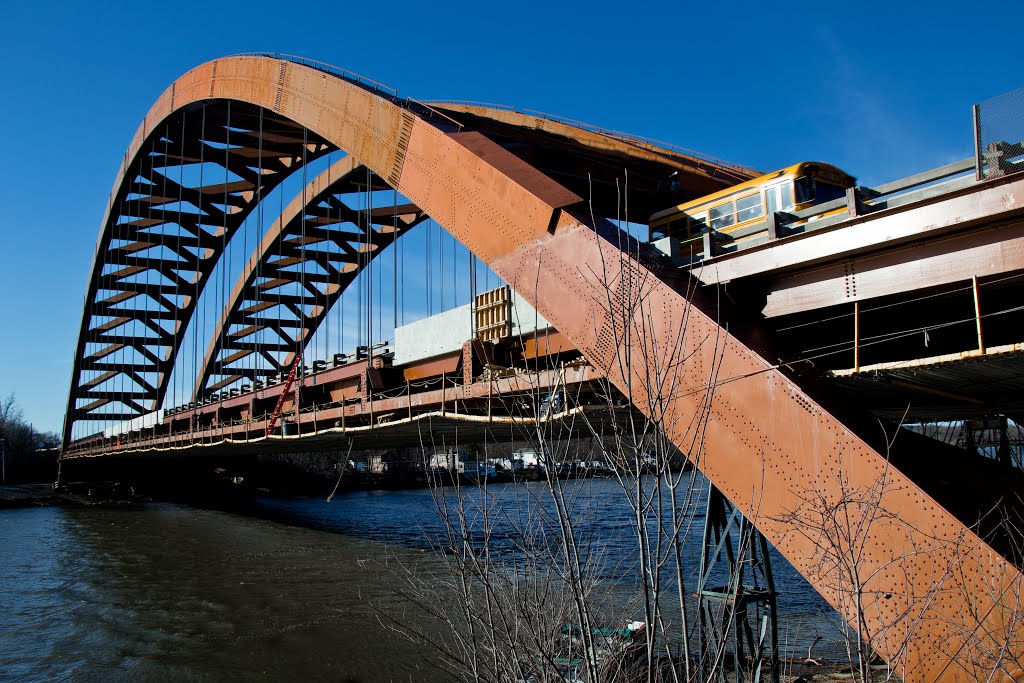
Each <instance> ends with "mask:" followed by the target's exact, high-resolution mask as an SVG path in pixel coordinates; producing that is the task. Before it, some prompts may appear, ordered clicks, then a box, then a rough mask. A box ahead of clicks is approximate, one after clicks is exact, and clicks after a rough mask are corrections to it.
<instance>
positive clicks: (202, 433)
mask: <svg viewBox="0 0 1024 683" xmlns="http://www.w3.org/2000/svg"><path fill="white" fill-rule="evenodd" d="M366 371H367V366H366V363H365V362H362V363H355V364H353V366H352V367H351V368H350V370H349V373H350V374H346V375H344V376H342V375H341V374H340V373H335V374H334V375H333V379H332V382H339V381H344V380H345V379H346V378H347V377H349V376H351V373H363V374H365V372H366ZM603 378H604V376H603V374H602V373H601V372H600V371H598V370H597V369H596V368H594V367H592V366H589V365H578V366H573V367H568V368H558V369H549V370H541V371H539V372H536V373H530V374H528V375H524V374H517V375H512V376H509V377H501V378H490V379H480V380H478V381H475V382H473V383H472V384H469V385H463V386H446V387H443V388H442V387H438V388H427V389H425V390H422V391H419V392H417V393H412V394H406V395H401V396H394V397H390V398H376V399H374V400H372V401H370V400H360V401H355V402H352V403H347V404H344V405H338V404H337V402H331V403H328V404H320V405H319V406H318V405H316V404H315V403H313V404H311V405H307V406H305V407H304V408H303V409H302V411H300V413H299V414H298V416H297V417H296V416H294V415H293V414H291V413H292V411H294V408H295V406H294V403H293V402H291V401H290V400H289V399H288V398H287V397H286V398H285V401H284V403H283V405H282V412H283V414H284V415H286V416H287V417H288V419H289V421H291V422H292V423H293V424H298V431H299V433H298V434H296V435H295V436H291V437H282V436H278V435H272V436H268V435H267V434H266V432H267V427H268V425H269V422H270V419H271V417H272V413H271V412H269V409H268V412H267V413H264V414H262V415H255V416H249V415H247V413H246V412H245V410H244V409H243V407H244V406H245V405H246V404H247V403H248V401H249V400H250V399H249V397H236V398H234V399H231V400H230V401H225V402H224V403H223V404H217V403H214V404H210V405H206V406H199V407H197V408H195V409H194V410H188V411H185V412H182V413H178V414H176V415H173V416H169V417H167V418H165V420H164V425H165V426H167V427H168V429H166V430H160V431H158V432H156V433H155V434H154V432H153V430H150V429H143V430H139V431H138V432H137V433H134V434H132V435H125V436H124V437H116V443H117V445H116V446H113V445H112V442H113V441H114V439H111V440H110V441H105V442H102V443H101V442H94V443H89V442H83V443H82V444H80V446H79V448H78V450H76V451H73V452H71V453H70V454H69V455H68V456H66V457H68V458H69V459H75V458H87V457H99V456H103V455H108V454H114V455H125V454H133V453H134V454H146V453H158V452H162V451H168V450H182V449H187V448H189V447H191V446H193V445H196V446H199V445H212V444H224V445H227V444H241V443H257V442H262V443H263V445H262V446H261V447H260V448H261V451H260V452H275V450H276V449H278V448H279V446H280V445H281V444H282V443H293V444H295V443H296V442H297V440H300V439H304V438H306V437H307V436H312V435H316V434H322V433H328V434H334V435H335V436H350V437H351V436H353V435H355V436H358V437H360V438H364V439H366V440H365V441H363V442H362V443H364V444H365V445H366V447H370V446H371V445H373V446H378V445H379V443H380V442H379V440H378V439H377V438H376V436H375V435H374V434H373V431H372V430H373V427H374V426H375V425H379V424H382V423H384V422H388V423H390V422H399V421H403V420H405V421H409V422H416V421H418V420H420V419H421V418H424V417H426V418H430V417H431V416H461V417H460V419H461V420H463V421H466V422H473V423H476V424H478V425H480V426H481V427H486V426H487V425H494V426H496V427H500V426H502V425H505V426H506V427H508V426H518V427H520V428H523V429H531V428H535V427H536V419H537V418H536V417H535V416H534V415H532V414H529V413H527V414H526V415H520V416H516V415H510V414H509V411H503V412H499V411H494V413H493V414H484V415H481V414H474V413H473V412H470V411H471V409H472V407H473V406H474V405H477V406H479V405H480V404H481V403H482V402H484V401H491V402H493V403H494V404H495V405H497V406H498V407H501V406H503V405H505V406H513V405H515V404H517V403H521V402H523V401H524V400H526V401H535V400H537V399H539V397H540V395H541V393H542V392H548V391H550V390H551V389H553V388H555V387H559V388H561V389H563V390H564V391H565V392H566V393H567V394H568V395H569V396H575V395H578V394H579V393H580V392H581V391H583V390H585V388H586V387H587V386H588V385H591V384H593V383H594V382H598V381H600V380H602V379H603ZM300 381H301V383H302V386H303V388H304V389H309V388H310V387H312V386H315V385H316V384H320V385H325V384H326V385H328V386H329V385H330V384H331V382H328V381H326V380H325V379H324V378H323V377H306V378H302V379H301V380H300ZM433 386H437V385H436V384H435V385H433ZM284 391H287V389H286V387H285V385H284V384H279V385H277V386H275V387H273V390H272V391H268V392H266V393H265V394H264V395H263V398H264V399H273V398H275V397H281V395H282V393H283V392H284ZM364 398H366V397H364ZM602 411H605V412H607V408H606V406H578V407H577V408H574V409H570V410H567V411H566V414H565V417H567V418H570V421H571V420H572V419H574V418H575V417H578V416H579V415H581V414H582V412H587V415H588V419H589V420H591V421H592V422H593V423H594V424H595V425H597V424H599V423H600V422H601V421H602V419H604V417H605V416H602V415H601V412H602ZM478 412H479V411H478ZM553 417H559V416H558V415H555V416H553ZM211 418H212V419H211ZM197 422H200V425H199V426H198V427H196V426H195V423H197ZM570 426H571V427H572V428H578V429H584V430H585V429H586V426H585V424H583V423H581V424H580V425H577V426H574V425H570ZM480 433H482V432H480ZM588 433H589V432H588ZM428 438H429V437H428ZM464 438H470V437H469V436H468V434H464ZM305 447H307V446H306V445H305V444H304V442H300V443H297V445H296V446H295V448H305Z"/></svg>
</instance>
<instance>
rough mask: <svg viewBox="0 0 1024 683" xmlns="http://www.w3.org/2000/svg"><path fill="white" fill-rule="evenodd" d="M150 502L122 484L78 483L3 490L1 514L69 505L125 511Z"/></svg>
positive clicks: (26, 486)
mask: <svg viewBox="0 0 1024 683" xmlns="http://www.w3.org/2000/svg"><path fill="white" fill-rule="evenodd" d="M147 500H148V498H145V497H143V496H138V495H136V494H135V491H134V490H133V489H132V488H131V487H129V486H124V485H121V484H109V483H105V482H100V483H76V484H72V485H70V486H61V487H59V488H54V485H53V484H50V483H41V484H11V485H8V486H0V510H11V509H17V508H31V507H48V506H54V505H65V506H74V507H83V506H104V507H125V506H133V505H141V504H142V503H144V502H146V501H147Z"/></svg>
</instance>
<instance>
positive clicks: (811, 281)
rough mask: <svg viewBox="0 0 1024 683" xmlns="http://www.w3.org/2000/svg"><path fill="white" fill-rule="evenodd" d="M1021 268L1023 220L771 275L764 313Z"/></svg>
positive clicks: (1021, 192)
mask: <svg viewBox="0 0 1024 683" xmlns="http://www.w3.org/2000/svg"><path fill="white" fill-rule="evenodd" d="M1015 184H1016V185H1018V188H1017V189H1016V192H1017V197H1018V198H1017V200H1016V201H1020V202H1022V203H1024V180H1020V181H1018V182H1017V183H1015ZM1006 190H1007V192H1010V189H1009V188H1006ZM1003 196H1014V195H1011V194H1004V195H1003ZM907 218H908V219H910V220H913V218H912V217H911V216H908V217H907ZM996 218H998V217H996ZM824 239H826V240H828V239H830V238H829V237H828V236H824ZM1017 271H1024V221H1013V222H1010V223H1009V224H1006V223H1000V224H997V225H996V226H995V227H989V228H974V229H971V230H968V231H965V232H958V233H955V234H951V235H944V236H940V237H935V238H932V239H929V240H928V241H924V242H918V243H912V244H904V245H902V246H899V245H896V246H892V247H889V248H886V249H885V250H884V251H882V252H881V253H877V252H876V253H869V254H864V255H860V256H852V257H847V258H845V259H843V261H842V262H840V263H832V264H829V265H823V266H819V267H817V268H810V269H808V270H802V271H800V272H797V273H792V274H789V275H782V276H779V277H772V278H771V279H770V281H769V282H768V283H767V285H766V286H765V289H766V290H767V295H768V303H767V305H766V306H765V308H764V311H763V313H764V315H765V317H768V318H771V317H775V316H781V315H788V314H790V313H798V312H803V311H808V310H812V309H815V308H823V307H825V306H834V305H836V304H840V303H844V302H849V301H857V300H865V299H871V298H875V297H881V296H888V295H891V294H897V293H900V292H913V291H918V290H922V289H925V288H928V287H937V286H940V285H946V284H950V283H953V282H959V281H963V280H966V281H970V280H971V278H972V277H984V276H992V275H1005V274H1008V273H1013V272H1017Z"/></svg>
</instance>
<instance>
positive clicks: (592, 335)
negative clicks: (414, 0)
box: [157, 57, 1024, 681]
mask: <svg viewBox="0 0 1024 683" xmlns="http://www.w3.org/2000/svg"><path fill="white" fill-rule="evenodd" d="M172 93H174V94H172V95H170V96H171V97H178V98H182V99H184V100H191V101H198V100H200V99H206V98H209V97H216V98H222V99H228V100H236V101H241V102H248V103H251V104H255V105H257V106H262V107H266V108H268V109H271V110H273V111H274V112H276V113H279V114H280V115H281V116H282V117H285V118H288V119H290V120H292V121H294V122H295V123H297V124H298V125H300V126H303V127H307V128H310V129H311V130H314V131H316V132H317V133H318V134H319V135H321V136H322V137H323V138H324V139H325V140H327V141H328V142H329V143H330V144H331V145H333V146H335V147H337V148H340V149H343V150H345V151H346V152H348V153H349V154H352V155H354V156H355V157H356V158H358V159H360V160H361V161H362V162H363V163H364V164H365V165H366V166H367V167H368V168H369V169H370V170H371V171H373V172H374V173H375V174H377V175H378V176H381V177H382V178H385V179H386V180H387V182H388V183H389V184H390V185H392V186H393V187H396V188H397V189H398V191H399V192H400V193H401V194H402V195H403V196H405V197H407V198H408V199H409V200H410V201H411V202H413V203H415V204H416V205H417V206H418V207H420V209H422V210H423V211H424V212H426V213H427V214H429V215H430V216H431V217H432V218H433V219H435V220H436V221H438V222H439V223H441V224H442V225H443V226H444V227H445V228H446V229H447V230H448V231H449V232H450V233H452V234H453V235H454V236H455V237H456V238H457V239H459V240H460V241H461V242H462V243H463V244H464V245H466V246H467V247H469V248H470V250H471V251H473V252H474V253H475V254H476V255H477V256H478V257H479V258H481V259H482V260H483V261H484V262H485V263H487V264H488V265H489V266H490V267H491V268H492V269H493V270H494V271H495V272H497V273H498V275H499V276H501V277H502V278H503V279H505V280H506V281H507V282H509V283H510V284H511V285H512V286H513V287H514V288H515V289H516V290H517V291H519V292H520V293H521V294H523V295H524V296H525V297H527V298H528V299H530V300H531V301H532V303H534V305H535V306H536V307H537V309H538V310H539V312H540V313H541V314H542V315H543V316H544V317H545V318H546V319H548V320H549V321H551V322H552V324H553V325H555V327H557V328H558V330H559V331H560V332H561V333H562V334H564V335H565V336H566V337H567V338H568V339H569V340H570V341H571V342H572V343H573V345H574V346H576V347H577V348H579V349H580V350H581V351H582V352H583V353H584V354H585V355H586V356H587V358H588V359H589V360H590V361H591V362H592V363H594V364H595V365H596V366H597V367H599V368H600V369H601V370H602V371H603V372H605V373H606V375H607V376H608V377H609V379H610V381H612V382H613V383H614V384H615V385H616V386H617V387H618V388H619V389H620V390H622V391H623V392H624V393H625V394H626V395H627V396H629V397H630V399H631V400H632V401H633V403H634V404H635V405H636V406H637V408H638V409H640V410H642V411H644V412H645V413H647V414H648V415H653V414H654V413H655V412H661V417H662V419H663V420H664V426H665V428H666V433H667V435H668V436H669V437H670V438H671V439H672V441H673V442H674V443H675V444H676V445H677V446H679V447H680V448H682V449H683V451H684V452H686V453H689V454H690V455H691V457H696V456H697V455H698V454H699V455H701V456H702V457H701V459H700V462H699V465H700V467H701V469H702V471H704V473H705V474H706V475H707V476H708V477H709V479H710V480H711V481H712V482H714V483H715V484H716V486H718V488H719V489H720V490H722V491H723V492H724V493H725V494H726V495H727V496H728V497H729V499H730V500H731V501H732V502H733V503H734V504H736V505H737V507H738V508H739V509H740V510H742V511H743V513H744V514H746V515H747V516H748V517H749V518H751V519H752V520H753V521H754V523H755V524H756V525H757V526H758V527H759V528H760V529H761V530H762V531H763V532H764V533H765V535H766V536H767V537H768V538H769V539H770V540H771V541H772V542H773V544H774V545H775V546H776V547H777V548H778V549H779V550H780V552H782V553H783V554H784V555H785V556H786V557H787V558H788V559H789V560H790V562H792V563H793V565H794V566H795V567H796V568H797V570H798V571H800V572H801V573H802V574H803V575H804V576H806V577H808V579H809V580H811V582H812V584H813V585H814V586H815V587H816V588H817V589H818V590H819V592H821V594H822V595H823V596H825V598H826V599H827V600H828V601H829V602H830V603H831V604H833V605H834V606H835V607H836V608H837V609H838V610H839V611H840V613H841V614H843V616H844V617H845V618H846V619H847V621H849V622H850V623H851V624H859V623H860V621H859V619H858V613H857V611H856V610H857V605H856V604H855V603H854V601H853V600H852V599H851V596H850V595H849V593H846V592H844V591H843V590H842V589H841V588H840V587H837V586H836V585H834V584H833V583H831V582H830V581H829V579H828V577H822V576H821V575H820V573H818V572H819V570H820V569H821V559H820V555H819V554H818V553H819V550H820V548H818V546H817V545H816V544H815V541H814V539H813V538H808V536H807V535H801V534H799V533H794V524H793V523H792V521H787V520H786V517H787V516H788V515H791V514H792V513H793V511H794V510H799V509H801V507H802V505H804V504H805V503H806V501H805V499H804V495H805V494H806V493H807V491H808V490H816V491H818V492H819V493H820V494H821V496H822V500H823V502H824V503H826V504H829V505H834V504H837V502H841V501H842V500H843V497H842V495H843V490H844V487H845V490H847V491H849V490H856V491H861V490H868V489H870V488H871V487H874V486H877V482H878V480H879V477H881V476H883V475H884V476H887V477H888V485H887V486H886V487H885V489H884V490H882V491H880V492H879V498H878V504H879V505H881V506H884V508H885V509H886V510H891V511H897V512H898V514H893V515H885V516H883V517H881V518H880V519H879V520H877V521H876V523H875V524H874V525H873V526H872V527H871V529H870V533H868V534H866V536H865V537H864V538H863V539H860V540H862V541H863V547H862V554H861V555H860V556H859V557H858V561H857V562H858V564H857V567H858V570H859V571H861V576H868V577H870V587H869V590H870V592H869V593H865V594H862V595H861V596H860V597H862V598H863V599H864V601H863V604H862V605H861V607H862V608H863V610H864V612H863V618H864V622H865V623H866V624H867V625H868V626H869V627H870V628H871V630H872V631H873V633H874V634H875V635H876V636H877V637H878V640H877V641H876V643H877V646H878V649H879V651H880V653H881V654H882V655H883V656H885V657H887V658H888V659H889V660H890V661H891V662H892V663H893V664H894V665H895V666H896V667H897V670H898V671H900V672H904V671H905V674H906V675H905V679H906V680H908V681H930V680H973V679H976V678H978V676H979V674H981V673H982V672H983V671H984V670H985V666H986V664H988V663H990V662H991V661H992V659H993V657H996V656H999V655H1000V654H1002V655H1003V656H1005V658H1006V659H1004V660H1003V661H1004V663H1006V664H1008V665H1009V666H1008V667H1007V669H1006V672H1007V675H1008V676H1009V677H1020V676H1021V675H1022V673H1024V671H1022V670H1021V669H1020V665H1019V662H1020V660H1021V658H1022V657H1024V645H1022V643H1024V633H1022V630H1024V629H1022V625H1021V623H1020V621H1019V613H1018V612H1017V611H1016V608H1015V605H1014V600H1015V599H1016V596H1019V594H1020V589H1021V583H1022V576H1021V573H1020V571H1019V570H1018V569H1017V568H1016V567H1015V566H1013V565H1012V564H1010V563H1009V562H1007V561H1006V559H1005V558H1004V557H1002V556H1001V555H999V554H998V553H997V552H996V551H995V550H994V549H993V548H992V547H990V546H989V545H987V544H986V543H985V542H984V541H982V540H981V539H980V538H978V536H977V535H975V534H974V533H973V532H971V531H970V530H968V529H967V528H966V527H965V526H964V525H963V524H962V523H961V522H960V521H959V520H957V519H956V518H955V517H954V516H953V515H952V514H950V512H949V511H948V510H946V509H944V508H943V507H941V506H940V505H939V504H938V503H936V502H935V500H934V499H932V498H931V497H930V496H928V495H927V494H926V493H925V492H924V491H922V490H921V488H920V487H918V486H917V485H916V484H914V482H912V481H911V480H910V479H908V478H907V477H906V476H904V475H903V474H901V473H900V472H898V471H895V470H893V469H891V468H890V466H889V465H888V463H887V461H886V459H885V458H884V457H883V456H882V455H881V452H882V449H883V448H884V445H883V444H882V443H881V438H880V437H876V438H873V439H870V440H869V438H870V437H869V431H868V430H867V429H865V427H864V423H862V422H858V420H857V418H856V417H852V416H851V415H845V416H844V417H843V418H842V420H840V419H839V418H837V417H836V414H835V413H833V412H831V411H830V410H829V409H826V408H825V407H824V406H823V404H822V403H821V402H819V401H817V400H815V399H814V398H813V397H812V396H811V395H810V394H809V393H808V391H805V390H804V389H802V388H801V386H800V385H801V384H804V385H807V384H808V381H807V380H806V379H803V378H800V377H797V376H795V375H793V374H792V373H791V372H790V371H789V370H787V369H786V368H785V366H778V367H776V366H774V365H773V364H772V363H770V362H768V361H767V360H765V357H766V355H767V354H768V353H770V350H768V349H767V348H765V349H764V351H763V352H762V353H758V352H756V351H755V350H754V348H752V347H753V346H754V345H758V346H761V345H763V342H759V341H757V340H758V330H757V329H754V328H752V326H751V321H750V320H749V319H748V318H746V317H744V316H743V315H742V314H734V313H733V312H731V311H730V310H729V309H728V308H726V307H722V308H716V305H715V303H714V302H711V301H707V300H705V298H704V297H703V295H702V294H701V293H700V292H699V291H698V292H696V294H695V295H694V296H693V298H692V300H688V299H687V297H686V291H687V287H688V285H689V284H690V283H689V281H688V280H682V279H680V277H679V274H678V271H675V270H663V268H664V262H663V261H659V260H657V259H655V258H654V257H653V256H651V255H650V254H648V253H647V252H645V251H644V249H643V248H642V247H641V246H640V245H637V244H635V243H633V242H631V241H630V240H629V239H628V238H626V237H624V236H623V235H622V233H621V232H620V231H618V230H617V229H616V228H615V227H614V225H612V224H611V223H609V222H608V221H606V220H601V219H597V220H595V219H593V218H592V215H593V214H592V212H591V211H590V210H589V206H588V205H587V203H586V202H585V201H583V200H582V199H581V195H579V194H578V193H575V192H573V191H572V190H571V189H570V188H567V187H566V186H565V185H562V184H560V183H558V182H555V181H553V180H552V179H551V178H550V177H548V176H547V175H545V174H544V173H541V172H539V171H538V170H537V169H536V168H534V167H532V166H531V165H530V164H529V163H527V162H526V161H524V160H523V158H522V157H520V156H517V155H515V154H513V153H512V152H510V151H509V150H508V149H506V148H505V147H502V146H501V145H499V144H497V143H496V142H494V141H492V140H490V139H489V138H488V137H487V136H485V135H482V134H480V133H479V132H477V131H470V130H466V129H464V128H460V126H458V125H451V124H446V123H444V122H443V121H438V120H434V119H430V118H428V117H426V116H425V115H420V114H418V113H417V112H416V111H412V110H410V109H408V108H403V107H402V106H399V103H396V102H395V101H394V100H393V99H389V98H387V97H381V96H378V95H376V94H374V93H373V92H370V91H368V90H367V89H365V88H363V87H360V86H358V85H356V84H353V83H351V82H348V81H345V80H343V79H341V78H337V77H333V76H331V75H330V74H326V73H322V72H319V71H316V70H314V69H311V68H307V67H303V66H300V65H296V64H291V63H287V62H284V61H281V60H276V59H272V58H258V57H238V58H227V59H222V60H217V61H216V62H212V63H210V64H205V65H202V66H200V67H197V68H196V69H194V70H193V71H191V72H189V73H188V74H186V75H185V76H183V77H182V78H181V79H179V81H178V82H177V83H176V84H175V89H174V90H172ZM165 97H167V96H165ZM161 102H162V104H161V103H158V107H157V111H158V113H159V114H160V116H159V117H158V119H157V120H162V119H163V117H164V116H165V115H166V114H165V113H164V112H163V110H161V109H160V107H164V108H166V107H167V104H168V103H167V102H166V101H165V100H164V99H163V98H162V100H161ZM168 111H173V107H170V109H168ZM624 247H626V248H628V250H629V251H633V250H636V254H639V255H642V258H639V259H638V258H634V257H633V256H630V255H627V253H626V251H624ZM634 287H641V288H642V294H643V302H644V308H645V311H646V312H647V315H644V316H639V315H636V314H635V313H636V309H635V308H631V305H632V303H633V302H635V299H634V298H633V297H632V296H631V293H632V292H631V291H630V290H631V289H632V288H634ZM709 340H713V343H711V342H709ZM682 357H685V359H686V360H685V362H679V363H676V362H674V361H675V360H679V359H680V358H682ZM768 357H770V358H773V359H774V358H775V357H776V356H774V355H771V356H768ZM655 359H657V360H658V361H659V362H660V363H662V365H661V367H663V368H664V367H668V368H671V369H672V372H673V373H676V377H675V380H676V386H679V387H682V389H679V390H677V391H676V392H674V393H672V394H671V395H669V396H658V395H656V394H655V395H652V394H651V393H650V392H651V389H652V385H650V384H649V383H646V382H645V379H649V376H647V375H646V372H647V371H648V370H650V369H651V364H652V363H653V362H654V360H655ZM709 381H713V384H714V391H713V400H712V395H711V394H710V393H709V391H708V383H709ZM702 411H707V420H706V421H703V422H701V421H696V420H694V419H693V417H694V416H695V415H699V414H701V413H702ZM847 424H849V425H854V428H855V429H856V430H857V432H855V431H854V428H851V427H848V426H847ZM858 432H859V433H858ZM698 438H700V439H702V440H703V441H702V443H703V444H705V447H704V448H703V449H696V448H694V447H693V445H694V442H695V441H696V440H697V439H698ZM840 476H841V477H842V481H843V485H842V486H838V485H837V484H836V479H837V477H840ZM848 511H849V512H850V513H851V514H852V515H858V514H861V515H862V514H863V512H862V511H858V510H857V509H856V508H854V509H852V510H848ZM1004 596H1011V597H1010V598H1009V599H1008V601H1007V600H1004V599H1003V597H1004Z"/></svg>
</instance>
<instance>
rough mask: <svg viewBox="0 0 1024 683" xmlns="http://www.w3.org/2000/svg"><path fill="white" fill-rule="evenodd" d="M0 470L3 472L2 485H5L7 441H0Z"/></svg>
mask: <svg viewBox="0 0 1024 683" xmlns="http://www.w3.org/2000/svg"><path fill="white" fill-rule="evenodd" d="M0 469H2V471H3V483H4V484H6V483H7V439H0Z"/></svg>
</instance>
